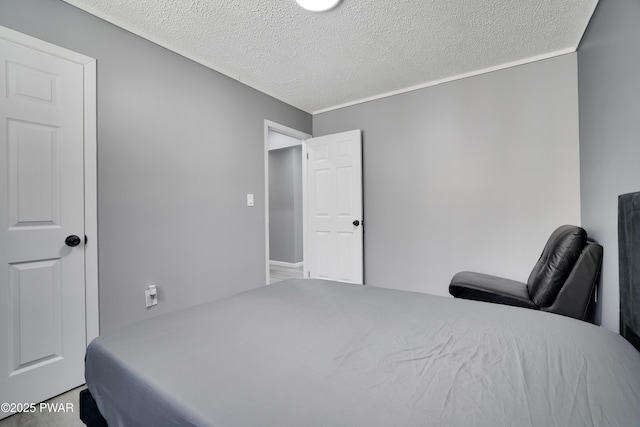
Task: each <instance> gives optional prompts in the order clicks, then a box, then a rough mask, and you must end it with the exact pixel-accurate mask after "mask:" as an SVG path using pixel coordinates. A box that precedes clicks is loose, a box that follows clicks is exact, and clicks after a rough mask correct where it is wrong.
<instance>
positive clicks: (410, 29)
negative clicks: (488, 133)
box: [65, 0, 597, 113]
mask: <svg viewBox="0 0 640 427" xmlns="http://www.w3.org/2000/svg"><path fill="white" fill-rule="evenodd" d="M65 1H66V2H67V3H70V4H73V5H75V6H77V7H79V8H81V9H83V10H85V11H87V12H89V13H91V14H94V15H96V16H99V17H100V18H102V19H105V20H107V21H109V22H112V23H114V24H115V25H118V26H120V27H123V28H125V29H127V30H129V31H131V32H134V33H136V34H138V35H140V36H142V37H144V38H147V39H149V40H151V41H153V42H155V43H158V44H160V45H162V46H164V47H166V48H168V49H171V50H173V51H175V52H177V53H179V54H182V55H184V56H187V57H189V58H191V59H193V60H195V61H198V62H200V63H202V64H203V65H206V66H208V67H210V68H212V69H214V70H217V71H219V72H221V73H223V74H226V75H228V76H230V77H232V78H234V79H237V80H239V81H241V82H243V83H245V84H247V85H249V86H252V87H254V88H256V89H258V90H261V91H263V92H266V93H268V94H270V95H272V96H274V97H276V98H278V99H280V100H282V101H285V102H287V103H289V104H291V105H293V106H296V107H298V108H300V109H302V110H305V111H307V112H311V113H313V112H318V111H322V110H326V109H330V108H333V107H336V106H340V105H345V104H350V103H354V102H357V101H360V100H363V99H367V98H371V97H378V96H381V95H384V94H387V93H392V92H398V91H403V90H406V89H407V88H413V87H421V86H427V85H429V84H431V83H437V82H438V81H446V80H449V79H452V78H456V77H460V76H464V75H472V74H474V73H478V72H482V71H483V70H484V71H486V70H490V69H496V68H500V67H503V66H507V65H513V64H518V63H524V62H528V61H530V60H535V59H541V58H546V57H550V56H554V55H558V54H563V53H568V52H573V51H575V50H576V49H577V47H578V43H579V42H580V39H581V37H582V34H583V33H584V31H585V28H586V27H587V24H588V22H589V19H590V17H591V15H592V13H593V10H594V9H595V6H596V4H597V0H535V1H532V0H395V1H380V0H343V1H342V3H341V4H339V5H338V6H337V7H336V8H335V9H333V10H331V11H329V12H325V13H313V12H308V11H305V10H303V9H301V8H300V7H299V6H298V5H297V4H296V2H295V0H233V1H229V0H65Z"/></svg>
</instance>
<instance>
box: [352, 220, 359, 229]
mask: <svg viewBox="0 0 640 427" xmlns="http://www.w3.org/2000/svg"><path fill="white" fill-rule="evenodd" d="M353 225H355V226H356V227H357V226H359V225H360V221H358V220H357V219H356V220H355V221H353Z"/></svg>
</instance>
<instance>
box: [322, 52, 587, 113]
mask: <svg viewBox="0 0 640 427" xmlns="http://www.w3.org/2000/svg"><path fill="white" fill-rule="evenodd" d="M574 52H576V48H570V49H563V50H559V51H556V52H551V53H548V54H544V55H539V56H534V57H531V58H526V59H523V60H520V61H513V62H509V63H506V64H501V65H496V66H495V67H488V68H483V69H480V70H474V71H471V72H469V73H464V74H458V75H455V76H451V77H446V78H443V79H439V80H432V81H429V82H426V83H423V84H419V85H415V86H410V87H407V88H404V89H399V90H395V91H392V92H386V93H382V94H380V95H375V96H371V97H368V98H363V99H358V100H356V101H353V102H347V103H344V104H341V105H336V106H334V107H329V108H323V109H321V110H316V111H313V112H312V113H311V114H313V115H315V114H321V113H326V112H328V111H333V110H338V109H340V108H345V107H351V106H352V105H357V104H362V103H365V102H369V101H375V100H377V99H382V98H388V97H390V96H394V95H400V94H403V93H407V92H412V91H414V90H418V89H424V88H427V87H432V86H437V85H439V84H443V83H449V82H453V81H456V80H462V79H466V78H468V77H474V76H479V75H481V74H487V73H492V72H494V71H500V70H504V69H506V68H512V67H517V66H519V65H524V64H529V63H532V62H537V61H543V60H545V59H549V58H554V57H556V56H562V55H567V54H570V53H574Z"/></svg>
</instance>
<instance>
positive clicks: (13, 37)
mask: <svg viewBox="0 0 640 427" xmlns="http://www.w3.org/2000/svg"><path fill="white" fill-rule="evenodd" d="M0 38H3V39H5V40H8V41H10V42H13V43H17V44H20V45H23V46H26V47H29V48H31V49H35V50H39V51H41V52H44V53H47V54H50V55H54V56H57V57H59V58H63V59H66V60H68V61H71V62H75V63H77V64H81V65H82V66H83V69H84V206H85V208H84V209H85V234H86V236H87V245H86V246H85V304H86V306H85V316H86V338H87V345H89V343H90V342H91V340H93V339H94V338H95V337H97V336H98V334H99V332H100V324H99V319H100V313H99V304H98V192H97V189H98V188H97V116H96V60H95V59H94V58H90V57H88V56H85V55H82V54H80V53H77V52H73V51H71V50H68V49H65V48H63V47H60V46H56V45H54V44H51V43H48V42H45V41H43V40H40V39H36V38H34V37H31V36H28V35H26V34H22V33H19V32H17V31H14V30H11V29H9V28H6V27H3V26H0Z"/></svg>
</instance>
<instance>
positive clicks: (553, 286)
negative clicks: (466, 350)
mask: <svg viewBox="0 0 640 427" xmlns="http://www.w3.org/2000/svg"><path fill="white" fill-rule="evenodd" d="M601 267H602V246H600V245H599V244H597V243H595V242H593V241H591V240H588V238H587V232H586V231H585V230H584V229H582V228H580V227H577V226H574V225H563V226H561V227H559V228H558V229H557V230H555V231H554V232H553V233H552V234H551V237H549V240H548V241H547V244H546V245H545V247H544V250H543V251H542V255H541V256H540V259H539V260H538V262H537V263H536V265H535V267H534V268H533V271H532V272H531V274H530V275H529V280H527V283H522V282H517V281H515V280H509V279H504V278H502V277H496V276H490V275H488V274H482V273H474V272H470V271H463V272H460V273H458V274H456V275H455V276H453V279H451V283H450V285H449V293H450V294H451V295H453V296H454V297H456V298H464V299H472V300H477V301H486V302H493V303H497V304H506V305H513V306H517V307H524V308H530V309H534V310H542V311H549V312H552V313H557V314H562V315H564V316H570V317H574V318H576V319H580V320H585V319H586V317H587V313H588V310H589V304H590V302H591V300H592V296H593V293H594V291H595V287H596V283H597V282H598V280H599V277H600V269H601Z"/></svg>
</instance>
